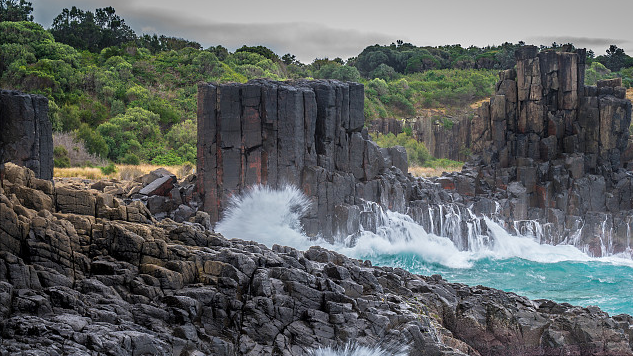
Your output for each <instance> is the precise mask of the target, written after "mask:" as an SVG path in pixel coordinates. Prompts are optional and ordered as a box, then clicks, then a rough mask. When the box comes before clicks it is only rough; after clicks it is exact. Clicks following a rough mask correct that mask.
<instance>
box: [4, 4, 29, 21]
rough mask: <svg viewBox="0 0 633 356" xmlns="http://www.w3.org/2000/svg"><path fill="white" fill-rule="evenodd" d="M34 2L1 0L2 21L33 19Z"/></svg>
mask: <svg viewBox="0 0 633 356" xmlns="http://www.w3.org/2000/svg"><path fill="white" fill-rule="evenodd" d="M32 5H33V4H31V2H30V1H25V0H20V1H19V2H18V1H17V0H0V22H3V21H12V22H19V21H33V15H31V13H32V12H33V6H32Z"/></svg>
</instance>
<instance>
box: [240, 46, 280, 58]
mask: <svg viewBox="0 0 633 356" xmlns="http://www.w3.org/2000/svg"><path fill="white" fill-rule="evenodd" d="M238 52H251V53H257V54H259V55H260V56H263V57H264V58H268V59H270V60H272V61H274V62H279V61H280V59H279V56H278V55H277V54H276V53H275V52H273V51H272V50H271V49H269V48H267V47H264V46H255V47H249V46H247V45H244V46H242V47H240V48H238V49H236V50H235V53H238Z"/></svg>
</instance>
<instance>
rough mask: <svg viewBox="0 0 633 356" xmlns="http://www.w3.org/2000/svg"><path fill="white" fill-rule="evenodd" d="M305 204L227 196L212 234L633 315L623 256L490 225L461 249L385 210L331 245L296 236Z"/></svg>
mask: <svg viewBox="0 0 633 356" xmlns="http://www.w3.org/2000/svg"><path fill="white" fill-rule="evenodd" d="M309 203H310V201H309V200H308V199H307V198H306V197H305V196H304V195H303V194H302V193H301V192H300V191H299V190H298V189H296V188H293V187H286V188H284V189H280V190H273V189H269V188H266V187H254V188H252V189H251V190H250V191H249V192H247V193H245V194H243V195H241V196H238V197H235V198H234V200H233V202H232V206H231V207H230V208H229V209H228V210H227V213H226V215H225V217H224V218H223V219H222V221H220V222H219V223H218V225H217V226H216V228H215V230H216V231H217V232H220V233H222V234H223V235H224V236H226V237H228V238H240V239H244V240H254V241H258V242H261V243H263V244H265V245H267V246H269V247H270V246H272V245H273V244H279V245H286V246H292V247H295V248H297V249H302V250H305V249H307V248H309V247H310V246H312V245H320V246H323V247H325V248H329V249H332V250H335V251H338V252H340V253H343V254H345V255H347V256H350V257H354V258H359V259H368V260H371V261H372V263H373V264H375V265H382V266H393V267H400V268H403V269H405V270H408V271H410V272H412V273H417V274H423V275H432V274H441V275H442V277H443V278H444V279H446V280H448V281H450V282H459V283H465V284H468V285H484V286H487V287H492V288H497V289H501V290H504V291H508V292H514V293H517V294H519V295H524V296H526V297H528V298H531V299H551V300H554V301H556V302H567V303H570V304H573V305H580V306H590V305H595V306H598V307H600V308H601V309H602V310H604V311H606V312H608V313H609V314H610V315H615V314H620V313H626V314H631V315H633V260H631V259H630V258H628V257H625V256H608V257H601V258H593V257H590V256H588V255H587V254H585V253H584V252H582V251H581V250H579V249H578V248H576V247H574V246H571V245H558V246H551V245H544V244H539V243H538V242H537V241H536V239H535V238H534V237H533V236H529V235H527V236H513V235H510V234H508V233H507V232H506V231H505V230H504V229H503V228H502V227H501V226H499V225H498V224H496V223H495V222H493V221H491V220H490V219H486V225H487V226H488V228H489V229H490V233H489V234H488V236H476V235H475V236H473V237H472V241H470V244H469V246H470V249H469V250H467V251H463V250H460V249H458V248H457V246H456V245H455V243H453V241H452V240H451V239H450V236H446V237H443V236H437V235H434V234H430V233H428V232H427V231H425V230H424V228H423V227H422V226H420V225H418V224H416V223H415V222H414V221H413V220H412V219H411V218H410V217H408V216H407V215H403V214H399V213H395V212H391V211H385V212H382V216H381V219H380V220H381V221H382V223H381V225H380V226H379V228H378V229H377V231H376V232H375V233H373V232H369V231H363V232H361V233H360V235H359V236H356V237H355V238H354V239H352V238H351V237H347V238H345V237H341V238H340V241H339V242H337V243H335V244H333V245H332V244H329V243H327V242H326V241H323V240H320V239H313V240H310V239H309V238H308V237H306V236H305V235H304V234H303V233H302V231H301V225H300V223H299V221H300V217H301V216H302V214H304V213H305V211H306V209H307V207H308V204H309ZM352 241H354V243H353V244H352ZM629 256H630V255H629Z"/></svg>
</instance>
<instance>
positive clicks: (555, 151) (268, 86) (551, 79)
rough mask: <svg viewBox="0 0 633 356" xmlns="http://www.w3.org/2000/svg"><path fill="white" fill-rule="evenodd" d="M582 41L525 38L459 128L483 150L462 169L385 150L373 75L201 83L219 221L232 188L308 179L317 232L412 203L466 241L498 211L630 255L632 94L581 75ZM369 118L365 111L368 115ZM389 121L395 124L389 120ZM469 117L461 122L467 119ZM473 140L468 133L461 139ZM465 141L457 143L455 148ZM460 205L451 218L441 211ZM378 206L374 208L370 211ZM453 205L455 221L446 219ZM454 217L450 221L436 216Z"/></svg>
mask: <svg viewBox="0 0 633 356" xmlns="http://www.w3.org/2000/svg"><path fill="white" fill-rule="evenodd" d="M584 59H585V52H584V50H578V51H577V52H573V53H572V52H556V51H545V52H540V53H539V51H538V49H537V48H536V47H534V46H525V47H523V48H521V49H519V50H518V51H517V53H516V60H517V69H516V70H514V69H511V70H506V71H502V72H501V73H500V74H499V82H498V83H497V85H496V88H495V95H494V96H493V97H492V98H491V99H490V101H489V102H486V103H484V104H483V105H482V107H481V108H480V109H479V110H478V114H477V115H475V117H474V118H473V119H472V122H470V123H469V124H468V125H466V126H463V127H462V128H456V130H460V131H459V132H460V134H459V135H461V136H463V132H462V131H464V130H466V131H468V132H469V133H468V135H467V136H468V137H467V140H466V143H468V144H469V145H470V147H471V148H472V149H473V150H475V151H476V152H477V154H476V155H473V156H472V158H471V159H470V160H469V162H468V163H467V164H466V165H465V166H464V168H463V170H462V171H461V172H457V173H451V174H445V175H444V176H442V177H440V178H437V179H432V180H425V179H416V178H414V177H412V176H410V175H408V174H407V173H406V170H407V164H406V152H405V151H404V150H402V149H397V148H394V149H380V148H378V147H377V146H376V145H375V143H374V142H372V141H371V140H370V139H369V137H368V135H367V132H366V131H365V130H364V129H362V110H361V108H362V98H363V96H362V86H361V87H358V86H356V85H355V84H352V83H341V82H338V81H311V82H301V81H299V82H284V83H280V82H272V81H266V80H258V81H251V82H249V83H247V84H225V85H219V86H216V85H213V84H203V85H200V87H199V100H198V104H199V106H198V124H199V127H198V134H199V146H200V147H199V148H200V150H199V154H198V174H199V176H198V178H199V184H198V189H199V193H200V194H201V196H202V199H203V203H204V210H205V211H206V212H208V213H209V214H210V219H211V222H212V223H214V222H217V221H218V220H219V219H220V218H221V216H222V212H223V211H224V209H225V208H226V206H227V204H228V201H229V197H230V196H232V195H234V194H239V193H241V192H244V191H245V190H247V189H248V187H250V186H252V185H253V184H265V185H269V186H271V187H280V186H282V185H284V184H293V185H296V186H299V187H300V188H301V189H302V190H303V192H304V193H305V194H306V195H307V196H308V197H310V199H311V200H312V202H313V204H312V206H311V209H310V210H309V211H308V213H307V215H306V216H305V217H304V218H303V220H302V224H303V227H304V229H305V231H306V232H307V233H308V235H311V236H316V235H317V234H320V235H321V236H323V237H325V238H327V239H330V240H334V239H337V238H339V239H340V238H342V237H343V238H344V237H346V236H348V235H353V234H355V233H356V232H358V231H359V230H360V229H361V226H362V228H363V229H364V230H372V231H374V230H375V226H374V225H375V223H374V222H375V221H376V220H377V217H376V215H375V211H374V210H375V209H373V208H371V207H368V204H369V205H370V204H374V203H375V204H379V205H380V206H381V207H382V208H383V209H389V210H392V211H396V212H400V213H406V214H408V215H410V216H411V217H412V218H414V220H415V221H416V222H417V223H419V224H421V225H422V226H423V227H424V228H425V230H426V231H427V232H431V233H436V234H438V235H442V236H447V237H450V238H451V239H452V240H453V241H454V242H455V243H456V245H457V246H458V247H459V248H460V249H466V250H467V249H468V248H469V246H468V236H467V235H468V234H469V231H474V230H473V229H472V228H473V224H479V225H480V226H478V228H479V229H480V230H481V232H482V234H484V235H486V234H488V233H489V232H488V230H487V227H486V226H485V224H482V223H481V220H478V221H477V222H473V217H472V215H473V214H474V215H476V216H478V219H480V218H481V216H489V217H493V218H494V219H495V220H496V221H498V222H499V223H500V224H502V225H503V226H504V227H505V228H506V229H507V230H509V231H510V232H513V233H525V232H526V231H532V232H536V234H537V236H535V237H536V238H537V239H538V240H539V241H540V242H542V243H549V244H561V243H565V244H572V245H575V246H577V247H578V248H580V249H582V250H583V251H586V252H587V253H588V254H589V255H592V256H606V255H612V254H618V253H625V254H629V255H630V253H631V246H630V241H629V240H630V239H629V238H628V236H629V235H630V231H631V228H632V226H631V224H632V223H633V205H632V203H631V196H632V194H633V193H632V191H633V174H632V173H631V171H629V170H627V167H628V168H630V167H631V166H633V163H631V162H633V161H631V159H632V158H633V156H631V155H630V148H629V147H631V146H629V131H628V128H629V126H630V122H631V102H630V101H629V100H627V99H625V97H624V96H623V90H622V87H621V82H619V81H618V80H617V79H615V80H608V81H601V82H599V83H598V86H597V87H591V86H585V85H584V73H585V64H584ZM359 115H360V116H359ZM376 125H377V126H378V127H379V128H380V129H381V130H386V131H390V130H394V128H395V127H396V126H397V125H396V124H395V123H394V122H392V121H390V120H388V119H386V120H382V121H380V122H378V123H376ZM460 127H461V126H460ZM462 143H464V142H462ZM453 146H454V147H457V146H459V145H453ZM447 209H448V210H451V211H454V214H452V215H450V216H448V215H447V214H444V213H443V211H447ZM372 214H373V215H374V216H371V215H372ZM447 216H448V218H450V219H453V220H454V221H452V222H450V223H449V224H446V223H445V222H446V220H447ZM449 225H450V226H456V227H457V228H456V229H454V230H452V231H439V230H438V229H437V227H438V226H449Z"/></svg>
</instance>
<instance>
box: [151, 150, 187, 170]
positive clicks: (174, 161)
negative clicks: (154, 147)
mask: <svg viewBox="0 0 633 356" xmlns="http://www.w3.org/2000/svg"><path fill="white" fill-rule="evenodd" d="M152 164H153V165H157V166H179V165H181V164H183V160H182V158H181V157H180V156H179V155H178V154H177V153H176V151H174V150H169V151H168V152H167V153H163V154H161V155H158V156H156V158H154V159H153V160H152Z"/></svg>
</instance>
